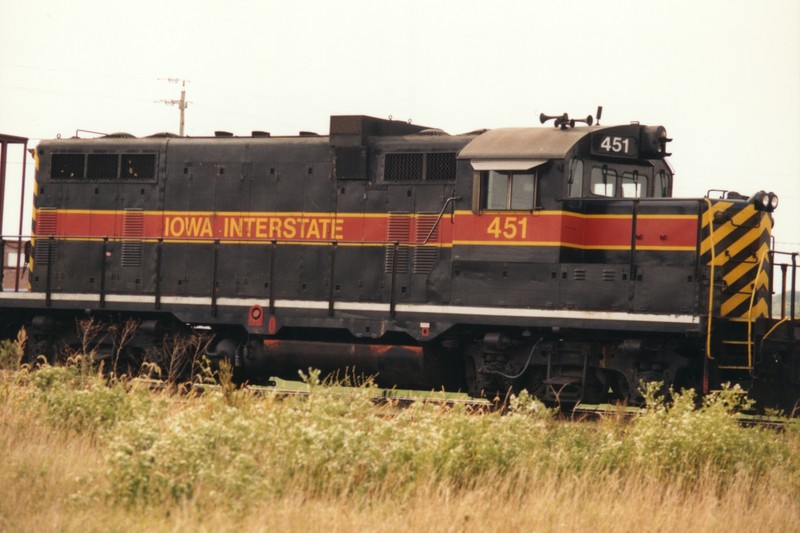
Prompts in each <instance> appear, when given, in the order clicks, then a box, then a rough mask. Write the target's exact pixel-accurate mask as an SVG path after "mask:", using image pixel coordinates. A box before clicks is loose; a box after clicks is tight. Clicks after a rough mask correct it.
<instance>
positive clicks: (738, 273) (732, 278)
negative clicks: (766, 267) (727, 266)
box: [722, 243, 769, 285]
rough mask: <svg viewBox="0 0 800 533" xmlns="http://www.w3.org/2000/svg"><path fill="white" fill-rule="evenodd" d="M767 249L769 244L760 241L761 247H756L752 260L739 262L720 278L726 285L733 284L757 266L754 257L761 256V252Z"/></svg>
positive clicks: (756, 260)
mask: <svg viewBox="0 0 800 533" xmlns="http://www.w3.org/2000/svg"><path fill="white" fill-rule="evenodd" d="M768 251H769V245H768V244H767V243H762V244H761V248H759V249H758V252H757V253H756V255H755V256H753V260H752V261H748V262H746V263H741V264H740V265H738V266H737V267H735V268H733V269H731V271H730V272H728V273H727V274H726V275H725V276H724V277H723V278H722V279H723V280H724V281H725V283H727V284H728V285H733V284H734V283H735V282H736V281H737V280H739V279H741V278H742V277H743V276H744V275H745V274H748V273H749V272H750V271H751V270H753V269H754V268H755V267H757V266H758V259H756V257H761V254H762V253H765V252H768Z"/></svg>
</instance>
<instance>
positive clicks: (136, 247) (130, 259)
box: [122, 209, 144, 267]
mask: <svg viewBox="0 0 800 533" xmlns="http://www.w3.org/2000/svg"><path fill="white" fill-rule="evenodd" d="M143 235H144V214H143V213H142V211H141V210H139V209H136V210H133V209H126V210H125V214H124V216H123V221H122V236H123V239H124V240H123V241H122V266H124V267H140V266H142V240H141V239H142V236H143Z"/></svg>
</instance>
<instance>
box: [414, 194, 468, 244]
mask: <svg viewBox="0 0 800 533" xmlns="http://www.w3.org/2000/svg"><path fill="white" fill-rule="evenodd" d="M456 200H461V197H460V196H451V197H450V198H448V199H447V200H445V201H444V205H443V206H442V210H441V211H439V216H438V217H436V222H434V224H433V227H431V230H430V231H429V232H428V236H427V237H425V240H424V241H422V242H421V243H419V244H420V245H425V244H428V241H429V240H431V237H432V236H433V232H435V231H436V228H437V227H438V226H439V222H441V220H442V217H443V216H444V211H445V209H447V205H448V204H450V202H455V201H456Z"/></svg>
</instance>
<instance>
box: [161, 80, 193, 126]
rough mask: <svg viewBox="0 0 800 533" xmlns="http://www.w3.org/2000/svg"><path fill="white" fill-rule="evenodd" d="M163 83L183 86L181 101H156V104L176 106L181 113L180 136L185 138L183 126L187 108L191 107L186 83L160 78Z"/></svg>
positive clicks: (184, 81)
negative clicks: (187, 97) (187, 98)
mask: <svg viewBox="0 0 800 533" xmlns="http://www.w3.org/2000/svg"><path fill="white" fill-rule="evenodd" d="M159 79H160V80H163V81H168V82H170V83H180V84H181V99H180V100H156V101H155V102H156V103H161V102H163V103H165V104H167V105H176V106H178V109H180V111H181V127H180V132H179V135H180V136H181V137H183V124H184V116H185V112H186V108H187V107H188V106H189V102H187V101H186V81H187V80H182V79H179V78H159Z"/></svg>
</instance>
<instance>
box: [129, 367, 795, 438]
mask: <svg viewBox="0 0 800 533" xmlns="http://www.w3.org/2000/svg"><path fill="white" fill-rule="evenodd" d="M136 381H138V382H142V383H145V384H147V385H148V386H149V387H151V388H153V389H164V388H166V387H167V384H166V383H165V382H163V381H158V380H152V379H137V380H136ZM221 388H222V387H221V386H220V385H216V384H203V383H192V384H190V385H189V388H188V389H187V391H189V390H192V391H197V392H204V391H211V390H218V389H221ZM348 389H350V390H351V388H348V387H331V388H328V390H327V391H326V393H327V394H341V395H343V396H344V395H347V394H349V393H350V392H349V390H348ZM246 390H248V391H249V392H251V393H252V394H254V395H258V396H266V395H270V396H275V397H279V398H288V397H308V396H311V395H312V394H314V391H313V390H312V389H311V388H309V387H308V386H307V385H305V384H303V383H299V382H290V381H284V380H275V381H272V382H271V384H270V385H250V386H248V387H247V389H246ZM371 400H372V402H373V403H374V404H375V405H387V406H392V407H397V408H400V409H402V408H407V407H410V406H411V405H413V404H415V403H424V404H427V405H436V406H441V407H442V408H445V409H455V408H458V409H460V410H462V411H464V412H466V413H469V414H489V413H495V412H504V411H506V410H507V402H506V401H503V400H501V399H500V398H496V399H495V400H494V401H492V400H489V399H486V398H472V397H469V396H467V395H466V394H463V393H444V392H437V391H417V390H398V389H376V391H375V394H374V395H373V396H372V397H371ZM643 412H644V410H643V409H642V408H640V407H634V406H624V405H618V404H600V405H592V404H579V405H576V406H573V407H571V408H568V409H567V408H565V409H563V410H561V411H559V412H557V413H556V415H555V416H556V418H557V419H559V420H564V421H567V420H569V421H577V422H588V421H595V420H600V419H602V418H608V417H614V418H618V419H622V420H633V419H634V418H636V417H638V416H640V415H642V414H643ZM736 418H737V420H738V421H739V423H740V424H741V425H742V426H745V427H765V428H773V429H780V430H782V429H784V428H785V426H786V424H787V423H789V422H790V421H792V420H793V419H791V418H785V417H776V416H766V415H758V414H743V413H740V414H738V415H736Z"/></svg>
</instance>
